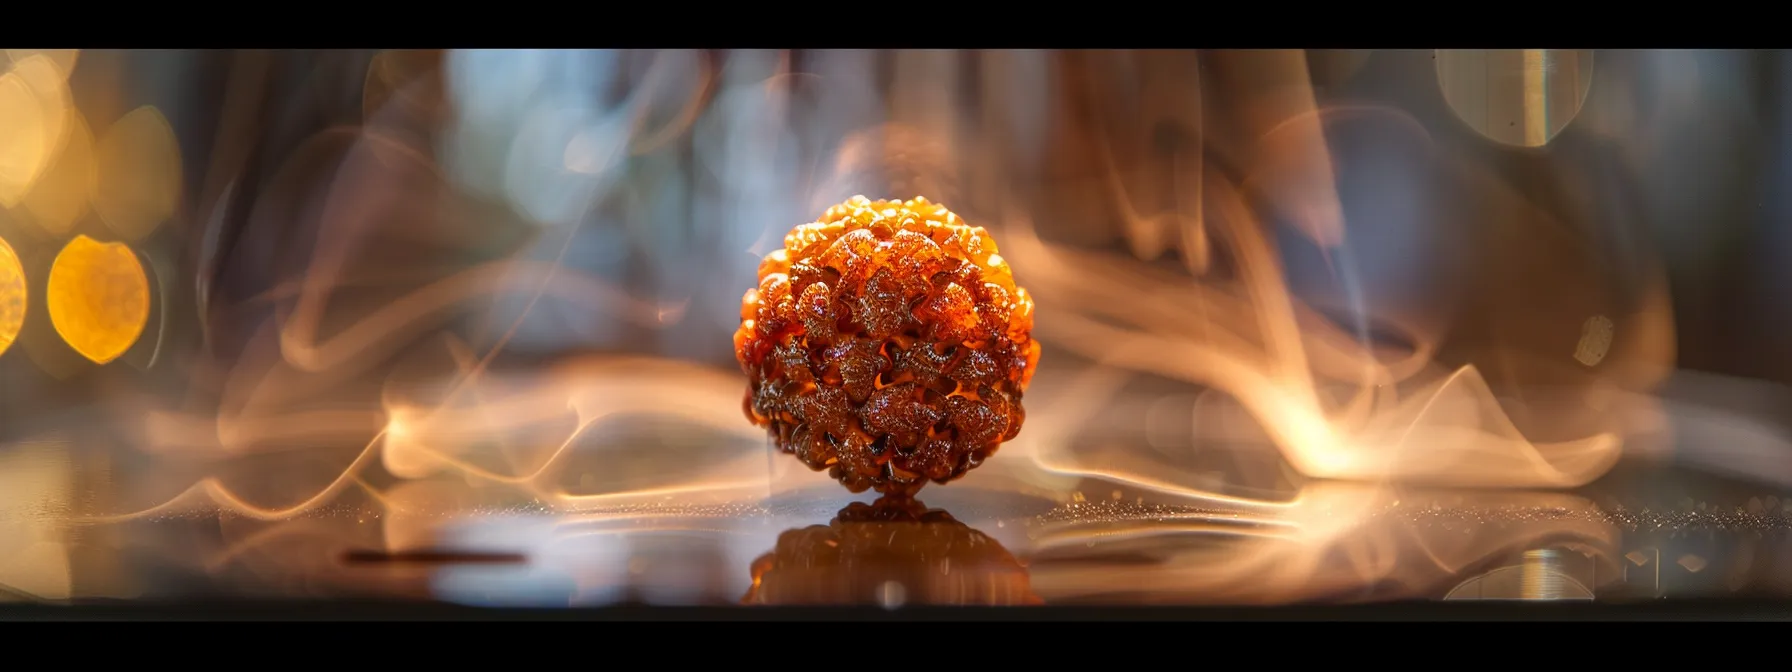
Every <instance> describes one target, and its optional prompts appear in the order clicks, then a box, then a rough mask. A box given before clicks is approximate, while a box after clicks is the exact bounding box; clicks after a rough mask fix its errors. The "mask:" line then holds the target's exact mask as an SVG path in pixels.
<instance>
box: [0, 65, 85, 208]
mask: <svg viewBox="0 0 1792 672" xmlns="http://www.w3.org/2000/svg"><path fill="white" fill-rule="evenodd" d="M71 107H72V104H71V102H70V96H69V92H68V84H67V83H66V82H64V81H63V72H62V70H61V69H60V68H58V67H57V65H56V63H55V61H52V60H50V59H49V58H48V57H45V56H31V57H28V58H25V59H23V60H19V61H16V62H14V63H13V64H12V68H11V69H9V70H7V71H6V72H4V73H0V206H5V207H9V208H10V207H13V206H16V205H18V204H19V201H20V200H22V199H23V198H24V197H25V194H27V193H29V192H30V191H31V187H32V185H34V184H36V183H37V179H38V177H39V176H40V175H42V174H43V172H44V170H45V169H46V168H48V167H49V164H50V162H51V161H52V160H53V159H54V158H55V157H56V153H57V152H58V151H59V150H60V149H61V144H62V141H63V137H64V136H63V134H64V132H65V131H66V130H67V117H68V114H69V109H70V108H71Z"/></svg>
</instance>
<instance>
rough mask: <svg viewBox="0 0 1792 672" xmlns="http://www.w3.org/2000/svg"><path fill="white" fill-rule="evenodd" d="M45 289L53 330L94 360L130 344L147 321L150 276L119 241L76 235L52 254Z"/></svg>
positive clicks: (107, 358)
mask: <svg viewBox="0 0 1792 672" xmlns="http://www.w3.org/2000/svg"><path fill="white" fill-rule="evenodd" d="M46 295H47V296H46V302H47V303H48V305H49V311H50V323H51V324H52V325H53V326H54V327H55V328H56V333H57V334H59V335H61V336H62V340H63V341H65V342H67V343H68V345H69V347H71V348H74V349H75V351H76V352H79V353H81V356H83V357H86V358H87V359H89V360H92V361H93V362H95V363H98V364H105V363H108V362H111V361H112V360H115V359H118V358H119V357H120V356H122V355H123V354H124V353H125V351H127V350H130V348H131V346H132V345H134V344H136V342H137V338H138V337H140V336H142V335H143V328H144V326H145V325H146V324H147V323H148V322H149V276H148V275H147V274H146V273H144V271H143V264H142V263H140V262H139V261H138V260H137V255H136V254H135V253H133V252H132V251H131V248H130V247H128V246H126V245H124V244H123V243H102V242H99V241H97V240H94V239H92V238H89V237H87V236H76V237H75V239H74V240H71V241H69V243H68V245H67V246H65V247H63V248H62V252H61V253H59V254H57V255H56V261H55V262H54V263H53V264H52V265H51V267H50V280H49V286H48V291H47V292H46Z"/></svg>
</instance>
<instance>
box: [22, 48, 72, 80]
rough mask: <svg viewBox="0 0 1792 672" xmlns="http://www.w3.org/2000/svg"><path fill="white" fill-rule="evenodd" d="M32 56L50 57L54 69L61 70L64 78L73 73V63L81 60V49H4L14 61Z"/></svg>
mask: <svg viewBox="0 0 1792 672" xmlns="http://www.w3.org/2000/svg"><path fill="white" fill-rule="evenodd" d="M33 56H42V57H44V58H47V59H50V62H52V63H55V64H56V69H58V70H61V71H62V76H63V77H65V78H66V77H68V76H69V75H72V74H74V72H75V64H76V63H78V62H80V60H81V50H80V49H7V50H6V57H7V58H8V59H10V60H11V61H12V62H14V63H18V62H20V61H23V60H25V59H27V58H31V57H33Z"/></svg>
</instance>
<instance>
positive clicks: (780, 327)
mask: <svg viewBox="0 0 1792 672" xmlns="http://www.w3.org/2000/svg"><path fill="white" fill-rule="evenodd" d="M1032 328H1033V300H1032V298H1031V297H1029V296H1028V295H1027V292H1026V290H1025V289H1022V288H1021V287H1019V286H1018V285H1016V284H1015V282H1014V273H1013V271H1012V270H1011V269H1009V267H1008V263H1007V261H1005V260H1003V259H1002V257H1001V255H1000V254H999V253H998V252H997V250H996V244H995V241H994V240H993V239H991V238H990V236H989V233H988V232H986V231H984V230H983V229H982V228H981V227H972V226H969V225H967V224H965V223H964V221H962V220H961V219H959V217H958V216H957V215H956V214H954V213H952V212H951V211H950V210H947V209H946V208H945V207H943V206H940V205H937V204H934V203H930V202H928V201H927V200H926V199H923V198H916V199H914V200H910V201H870V200H867V199H866V198H865V197H863V196H855V197H853V198H852V199H851V200H848V201H846V202H845V203H841V204H839V205H836V206H833V207H831V208H829V209H828V211H827V213H826V214H824V215H823V216H822V217H821V218H820V219H819V220H818V221H816V222H814V223H810V224H803V225H801V226H798V227H796V228H795V229H793V230H791V232H790V234H789V235H788V236H785V238H784V248H783V249H781V250H778V251H775V252H773V253H771V254H769V255H767V256H766V257H765V260H764V262H762V263H761V264H760V266H759V286H758V287H756V288H754V289H750V290H748V291H747V293H746V296H745V297H743V298H742V300H741V325H740V330H739V331H737V332H736V333H735V336H734V346H735V356H736V357H737V358H738V359H739V361H740V364H741V368H742V370H744V371H745V372H746V374H747V376H748V378H749V384H748V389H747V396H746V409H745V410H746V414H747V417H748V418H750V419H751V420H752V421H753V422H754V423H756V424H758V425H760V426H763V427H765V428H767V430H768V432H770V434H771V436H772V437H773V440H774V441H775V442H776V443H777V446H778V448H779V449H780V450H782V451H784V452H786V453H790V454H792V455H795V456H796V457H797V458H798V459H800V460H802V462H803V463H804V464H806V465H808V466H809V467H810V468H812V469H815V470H817V471H820V470H823V469H825V470H828V472H829V474H830V475H831V476H833V477H834V478H835V479H836V480H838V481H839V482H840V483H841V484H842V485H844V486H846V488H847V489H848V490H851V491H853V492H863V491H865V490H867V489H875V490H877V491H878V492H882V493H886V494H913V493H914V492H915V491H917V490H920V489H921V487H922V486H924V485H926V483H927V482H928V481H932V482H935V483H946V482H949V481H952V480H954V479H957V478H959V477H961V476H963V475H964V474H965V473H966V472H968V471H970V470H971V469H974V468H976V467H977V466H978V465H979V464H981V463H982V462H983V460H985V459H988V458H989V456H990V455H992V454H993V453H995V451H996V448H997V447H998V446H1000V445H1001V444H1002V443H1003V442H1005V441H1008V440H1011V439H1013V438H1014V437H1015V436H1016V435H1017V434H1018V433H1019V432H1020V429H1021V424H1022V423H1023V421H1024V420H1025V417H1026V414H1025V411H1024V410H1023V409H1022V407H1021V395H1022V392H1023V391H1025V389H1026V387H1027V384H1028V383H1029V382H1030V381H1031V379H1032V377H1033V371H1034V369H1035V367H1037V366H1038V363H1039V345H1038V343H1037V342H1035V341H1034V340H1033V339H1032V336H1031V332H1032Z"/></svg>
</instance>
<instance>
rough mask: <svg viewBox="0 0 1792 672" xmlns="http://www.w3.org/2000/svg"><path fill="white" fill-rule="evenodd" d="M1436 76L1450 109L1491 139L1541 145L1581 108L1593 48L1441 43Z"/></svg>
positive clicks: (1589, 82)
mask: <svg viewBox="0 0 1792 672" xmlns="http://www.w3.org/2000/svg"><path fill="white" fill-rule="evenodd" d="M1435 58H1436V60H1437V81H1438V85H1439V86H1440V87H1442V89H1443V94H1444V100H1446V101H1448V102H1449V104H1450V110H1451V111H1453V112H1455V113H1456V116H1457V118H1459V119H1461V120H1462V122H1463V123H1465V124H1468V125H1469V127H1470V128H1473V129H1475V131H1476V132H1479V133H1480V134H1481V135H1483V136H1485V137H1486V138H1487V139H1489V140H1493V141H1494V142H1498V143H1502V144H1506V145H1513V146H1517V147H1542V146H1544V145H1546V144H1548V143H1549V142H1550V141H1551V140H1553V139H1555V137H1556V136H1557V135H1558V134H1560V133H1561V132H1562V129H1564V128H1567V127H1568V124H1569V123H1570V122H1572V121H1574V118H1575V116H1576V115H1578V114H1580V109H1581V105H1582V104H1584V103H1585V102H1586V100H1587V92H1588V91H1589V90H1591V87H1592V85H1593V52H1592V51H1591V50H1585V49H1582V50H1559V49H1440V50H1438V51H1437V54H1436V56H1435Z"/></svg>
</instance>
